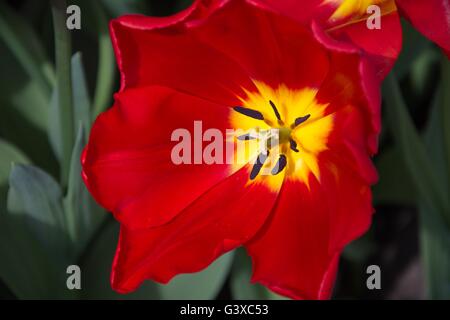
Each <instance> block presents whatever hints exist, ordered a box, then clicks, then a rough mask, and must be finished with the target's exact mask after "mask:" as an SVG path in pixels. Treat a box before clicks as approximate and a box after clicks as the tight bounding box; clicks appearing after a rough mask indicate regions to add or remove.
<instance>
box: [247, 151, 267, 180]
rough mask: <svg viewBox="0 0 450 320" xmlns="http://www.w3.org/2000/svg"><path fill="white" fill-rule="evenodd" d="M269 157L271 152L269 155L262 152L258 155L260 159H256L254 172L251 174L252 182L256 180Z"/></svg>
mask: <svg viewBox="0 0 450 320" xmlns="http://www.w3.org/2000/svg"><path fill="white" fill-rule="evenodd" d="M268 156H269V151H267V153H264V152H261V153H260V154H259V155H258V158H256V162H255V164H254V165H253V168H252V171H251V172H250V179H251V180H253V179H255V178H256V176H257V175H258V174H259V172H260V171H261V168H262V167H263V165H264V162H266V160H267V157H268Z"/></svg>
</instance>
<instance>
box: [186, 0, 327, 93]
mask: <svg viewBox="0 0 450 320" xmlns="http://www.w3.org/2000/svg"><path fill="white" fill-rule="evenodd" d="M260 7H261V6H258V5H257V4H249V3H248V2H246V1H229V2H228V3H227V4H226V5H224V6H223V7H222V8H221V9H220V10H217V12H215V13H214V14H213V15H211V16H210V17H209V18H208V20H207V22H205V23H204V24H203V25H200V26H198V28H193V29H192V32H193V33H194V34H195V36H196V38H199V39H200V40H201V41H202V42H204V43H206V44H208V45H209V46H211V47H213V48H215V49H217V50H218V51H220V52H222V53H224V55H226V56H228V57H231V58H232V59H234V60H235V61H236V62H237V63H239V64H240V65H241V66H242V68H243V69H244V70H246V72H247V73H248V74H249V76H250V78H252V79H256V80H258V81H260V82H264V83H265V84H267V85H270V86H272V87H275V88H276V87H278V86H279V85H280V84H281V83H283V84H285V85H287V86H288V87H290V88H291V89H296V88H303V87H305V86H307V87H313V88H314V87H318V86H319V85H320V84H321V82H322V80H323V78H324V77H325V75H326V72H327V70H328V59H327V54H326V52H325V50H323V48H322V47H321V46H320V45H319V44H318V43H317V41H315V39H314V38H313V37H312V36H311V34H310V33H309V32H308V31H307V29H306V28H305V27H304V26H302V25H301V24H299V23H297V22H296V21H294V20H291V19H286V17H283V16H280V15H278V14H274V13H273V12H271V11H269V10H266V9H263V8H260ZM305 61H308V63H305Z"/></svg>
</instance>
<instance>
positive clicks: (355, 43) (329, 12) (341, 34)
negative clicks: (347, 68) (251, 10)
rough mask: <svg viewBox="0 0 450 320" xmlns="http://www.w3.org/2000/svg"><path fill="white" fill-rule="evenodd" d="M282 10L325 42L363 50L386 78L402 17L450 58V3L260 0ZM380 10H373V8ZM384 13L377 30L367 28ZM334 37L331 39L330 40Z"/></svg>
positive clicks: (397, 46)
mask: <svg viewBox="0 0 450 320" xmlns="http://www.w3.org/2000/svg"><path fill="white" fill-rule="evenodd" d="M255 1H256V2H259V3H260V4H261V5H264V6H267V7H268V8H271V9H273V10H275V11H277V12H282V13H283V14H285V15H287V16H289V17H291V18H293V19H295V20H297V21H298V22H300V23H302V24H305V25H308V26H311V25H312V28H313V30H314V31H315V32H316V33H322V34H323V39H324V40H323V41H327V42H331V43H333V45H334V46H336V47H340V48H341V49H345V50H349V49H352V48H353V49H354V50H355V49H362V51H363V52H364V54H365V55H364V58H365V59H368V60H371V63H372V64H373V65H374V66H375V69H376V71H377V75H378V78H379V79H380V80H382V79H383V78H384V77H385V76H386V75H387V73H388V72H389V71H390V69H391V68H392V66H393V64H394V62H395V60H396V58H397V56H398V54H399V52H400V50H401V40H402V31H401V25H400V20H399V14H400V15H402V16H403V17H405V18H406V19H408V20H409V21H410V22H411V24H412V25H413V26H414V27H415V28H416V29H417V30H419V31H420V32H421V33H422V34H424V35H425V36H426V37H428V38H429V39H430V40H432V41H434V42H435V43H436V44H438V45H439V46H440V47H442V49H443V50H444V52H445V53H446V54H447V55H448V56H450V2H449V0H308V1H299V0H255ZM374 5H375V6H377V9H379V10H373V6H374ZM374 14H380V22H381V23H380V25H379V27H378V28H372V27H371V26H370V22H369V26H368V21H370V20H371V17H374ZM327 38H330V39H327Z"/></svg>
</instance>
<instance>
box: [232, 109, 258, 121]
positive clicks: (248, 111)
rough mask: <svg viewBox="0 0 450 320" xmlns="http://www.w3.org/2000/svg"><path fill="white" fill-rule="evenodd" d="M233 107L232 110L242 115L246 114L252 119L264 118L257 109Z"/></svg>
mask: <svg viewBox="0 0 450 320" xmlns="http://www.w3.org/2000/svg"><path fill="white" fill-rule="evenodd" d="M233 109H234V111H237V112H239V113H241V114H243V115H244V116H247V117H250V118H253V119H257V120H264V116H263V115H262V113H261V112H259V111H256V110H253V109H249V108H244V107H234V108H233Z"/></svg>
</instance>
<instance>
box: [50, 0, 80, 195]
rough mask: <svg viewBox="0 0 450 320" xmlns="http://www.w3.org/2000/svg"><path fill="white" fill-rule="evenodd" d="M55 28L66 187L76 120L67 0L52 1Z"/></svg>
mask: <svg viewBox="0 0 450 320" xmlns="http://www.w3.org/2000/svg"><path fill="white" fill-rule="evenodd" d="M51 2H52V15H53V29H54V35H55V57H56V79H57V84H56V90H57V94H56V95H54V97H55V99H56V101H57V105H58V109H59V110H58V111H59V117H60V119H59V125H60V128H61V142H62V143H61V144H62V153H61V181H62V186H63V187H66V186H67V180H68V178H69V167H70V159H71V154H72V148H73V144H74V142H75V141H74V140H75V139H74V136H75V133H74V123H73V115H74V114H73V100H72V99H73V95H72V75H71V63H70V60H71V56H72V53H71V51H72V43H71V38H70V33H69V30H68V29H67V27H66V8H67V3H66V1H65V0H52V1H51Z"/></svg>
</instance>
